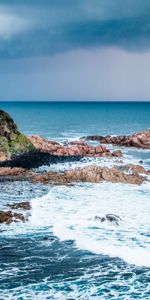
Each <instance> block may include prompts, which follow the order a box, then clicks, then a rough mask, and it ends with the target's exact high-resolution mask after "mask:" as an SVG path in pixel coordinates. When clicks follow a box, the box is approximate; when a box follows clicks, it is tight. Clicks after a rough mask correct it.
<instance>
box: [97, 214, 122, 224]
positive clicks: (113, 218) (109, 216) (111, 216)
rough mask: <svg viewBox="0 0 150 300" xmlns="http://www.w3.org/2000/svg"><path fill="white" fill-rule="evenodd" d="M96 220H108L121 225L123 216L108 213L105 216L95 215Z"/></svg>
mask: <svg viewBox="0 0 150 300" xmlns="http://www.w3.org/2000/svg"><path fill="white" fill-rule="evenodd" d="M94 220H95V221H100V222H101V223H103V222H105V221H108V222H109V223H114V224H115V225H117V226H118V225H119V222H120V221H121V218H120V217H119V216H117V215H114V214H107V215H106V216H105V217H99V216H95V218H94Z"/></svg>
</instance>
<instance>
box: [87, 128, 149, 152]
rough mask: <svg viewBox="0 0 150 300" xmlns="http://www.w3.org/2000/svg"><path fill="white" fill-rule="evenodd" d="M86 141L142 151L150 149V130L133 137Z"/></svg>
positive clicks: (97, 136)
mask: <svg viewBox="0 0 150 300" xmlns="http://www.w3.org/2000/svg"><path fill="white" fill-rule="evenodd" d="M85 139H86V140H92V141H98V142H100V143H102V144H114V145H119V146H126V147H136V148H141V149H150V129H148V130H146V131H144V132H140V133H134V134H133V135H127V136H126V135H121V136H111V135H107V136H99V135H95V136H88V137H86V138H85Z"/></svg>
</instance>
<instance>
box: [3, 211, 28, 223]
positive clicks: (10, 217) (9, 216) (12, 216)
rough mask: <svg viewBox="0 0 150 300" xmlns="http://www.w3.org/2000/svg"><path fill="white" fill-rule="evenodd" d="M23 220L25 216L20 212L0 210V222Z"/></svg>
mask: <svg viewBox="0 0 150 300" xmlns="http://www.w3.org/2000/svg"><path fill="white" fill-rule="evenodd" d="M20 221H22V222H25V217H24V215H23V214H20V213H12V212H11V211H0V223H6V224H10V223H12V222H20Z"/></svg>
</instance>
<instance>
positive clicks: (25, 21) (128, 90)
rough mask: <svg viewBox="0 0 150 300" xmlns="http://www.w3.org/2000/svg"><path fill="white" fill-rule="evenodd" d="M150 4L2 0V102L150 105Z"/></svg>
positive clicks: (144, 0) (143, 0)
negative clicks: (137, 102) (145, 102)
mask: <svg viewBox="0 0 150 300" xmlns="http://www.w3.org/2000/svg"><path fill="white" fill-rule="evenodd" d="M149 16H150V0H125V1H124V0H0V100H150V17H149Z"/></svg>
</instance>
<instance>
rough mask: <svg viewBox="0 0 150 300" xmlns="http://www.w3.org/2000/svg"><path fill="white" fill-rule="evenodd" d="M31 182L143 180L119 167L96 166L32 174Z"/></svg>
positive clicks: (122, 181) (61, 182) (143, 178)
mask: <svg viewBox="0 0 150 300" xmlns="http://www.w3.org/2000/svg"><path fill="white" fill-rule="evenodd" d="M31 180H32V181H33V182H42V183H44V184H46V183H50V184H70V183H73V182H80V181H81V182H91V183H98V182H102V181H110V182H113V183H128V184H141V183H142V182H143V181H144V180H146V179H145V177H144V176H142V175H139V174H138V173H132V172H131V173H129V174H127V173H126V172H124V171H123V170H120V169H119V167H112V168H107V167H98V166H96V165H92V166H88V167H84V168H75V169H73V170H68V171H65V172H63V173H56V172H48V173H46V174H33V176H31Z"/></svg>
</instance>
